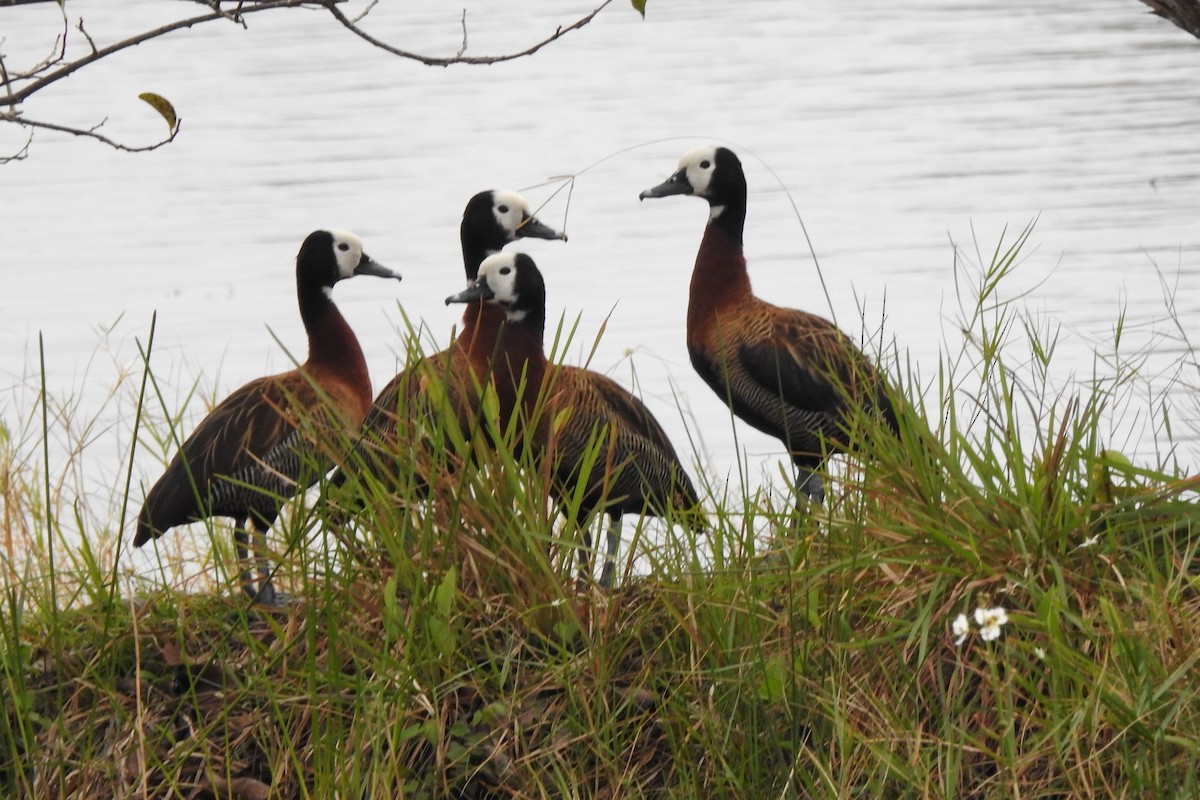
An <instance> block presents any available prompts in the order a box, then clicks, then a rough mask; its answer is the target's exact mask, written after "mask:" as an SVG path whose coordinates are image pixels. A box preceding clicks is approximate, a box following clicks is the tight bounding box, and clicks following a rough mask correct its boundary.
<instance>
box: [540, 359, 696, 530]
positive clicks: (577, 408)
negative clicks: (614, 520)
mask: <svg viewBox="0 0 1200 800" xmlns="http://www.w3.org/2000/svg"><path fill="white" fill-rule="evenodd" d="M554 389H555V401H554V403H553V404H552V406H551V410H552V411H553V412H555V413H557V412H559V411H560V410H565V409H569V411H568V416H567V417H566V421H565V423H564V424H562V425H561V427H560V429H559V430H558V431H556V432H555V435H554V449H555V451H554V460H555V473H556V476H557V478H558V480H559V481H560V483H561V484H562V487H563V488H562V490H563V491H566V492H569V491H570V490H571V487H572V486H574V485H575V484H576V483H577V482H578V480H579V479H580V473H581V470H582V467H583V462H584V460H585V459H586V457H587V454H588V449H589V448H594V447H597V443H599V454H600V456H599V457H600V458H602V459H603V460H604V463H597V464H596V465H595V466H594V467H593V468H592V470H591V472H590V473H589V475H588V476H587V483H588V488H587V490H586V491H585V493H584V496H585V505H586V506H587V507H588V508H589V509H590V508H593V507H595V505H596V504H597V503H599V502H600V501H601V500H602V499H605V496H606V501H607V505H606V509H607V510H610V511H614V512H629V513H637V512H640V511H642V510H643V509H644V508H645V507H647V506H649V508H650V510H652V511H657V512H658V513H662V512H663V511H664V510H665V509H666V508H667V507H672V508H680V509H691V508H693V507H695V506H696V505H697V504H698V502H699V501H698V498H697V494H696V489H695V487H694V486H693V484H692V481H691V479H690V478H689V477H688V475H687V472H686V470H684V468H683V465H682V464H681V463H680V461H679V457H678V455H676V453H675V448H674V447H673V446H672V445H671V442H670V440H669V439H668V438H667V434H666V432H665V431H664V430H663V428H662V426H661V425H660V424H659V423H658V420H657V419H655V418H654V415H653V414H652V413H651V412H650V409H648V408H647V407H646V405H645V404H644V403H642V401H641V400H639V399H637V398H636V397H635V396H634V395H632V394H631V393H630V392H628V391H627V390H626V389H624V388H623V387H622V386H621V385H620V384H618V383H616V382H615V381H613V380H611V379H610V378H608V377H606V376H604V375H601V374H599V373H596V372H591V371H588V370H582V369H577V368H573V367H562V368H560V369H559V371H558V376H557V379H556V382H555V386H554ZM606 465H607V467H608V468H607V469H606V468H605V466H606Z"/></svg>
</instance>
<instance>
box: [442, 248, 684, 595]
mask: <svg viewBox="0 0 1200 800" xmlns="http://www.w3.org/2000/svg"><path fill="white" fill-rule="evenodd" d="M479 299H486V300H487V301H488V302H490V303H493V304H495V305H497V306H499V307H500V308H502V309H503V310H504V314H505V316H506V322H505V324H504V325H503V326H502V327H501V328H500V331H499V335H500V339H499V343H498V345H497V346H496V348H495V351H496V355H495V363H494V364H493V366H492V370H491V374H492V381H493V383H494V385H495V387H496V395H497V397H498V399H499V401H500V412H501V414H502V415H503V416H502V420H501V423H502V424H507V417H508V415H510V414H512V413H520V414H521V415H522V417H521V420H520V421H521V423H524V424H529V421H530V420H536V422H534V423H533V424H534V434H533V436H529V435H528V431H525V439H526V441H527V442H528V443H529V445H530V446H531V448H532V452H533V454H534V456H535V458H536V459H538V460H539V461H540V462H543V463H544V460H545V459H546V458H550V459H551V473H552V476H553V477H552V483H551V487H550V488H551V492H552V495H553V496H554V498H555V500H556V502H557V503H558V505H559V508H560V510H562V511H563V513H564V515H566V516H567V517H568V525H570V526H573V527H574V526H577V527H579V528H580V529H581V530H582V531H583V532H584V533H583V537H584V543H583V544H584V546H583V548H582V549H581V550H580V580H581V581H582V580H584V579H585V578H590V576H591V566H590V559H589V554H588V551H589V550H590V548H591V540H590V536H589V535H588V534H587V530H588V529H589V528H590V522H591V520H592V519H593V518H594V515H595V514H596V513H597V512H603V513H606V514H607V515H608V516H609V519H610V525H609V528H608V534H607V539H608V542H607V544H608V549H607V552H606V556H605V560H604V567H603V570H602V571H601V577H600V585H601V586H610V585H611V584H612V580H613V574H614V571H615V568H616V563H615V556H616V551H617V547H618V545H619V543H620V530H621V516H622V515H623V514H647V515H651V516H667V515H668V513H669V512H670V511H677V512H679V513H680V519H679V520H678V521H681V522H686V523H687V524H689V525H690V526H692V527H695V528H703V527H704V523H703V521H702V518H701V512H700V509H699V499H698V497H697V494H696V489H695V487H694V486H693V485H692V481H691V479H690V478H689V477H688V475H687V472H686V471H685V470H684V468H683V465H682V464H681V463H680V461H679V457H678V456H677V455H676V454H675V448H674V447H672V446H671V442H670V440H668V439H667V435H666V433H665V432H664V431H663V429H662V426H661V425H659V424H658V421H657V420H656V419H655V418H654V415H653V414H651V413H650V409H648V408H646V406H645V405H644V404H643V403H642V402H641V401H640V400H638V399H637V398H636V397H634V396H633V395H632V394H630V393H629V392H628V391H626V390H625V389H623V388H622V387H621V386H620V385H619V384H617V383H616V382H615V381H613V380H611V379H609V378H607V377H605V376H604V375H600V374H599V373H596V372H591V371H590V370H584V369H580V368H578V367H565V366H563V367H558V366H554V365H550V364H548V363H547V361H546V355H545V350H544V349H543V344H542V336H543V331H544V329H545V324H546V290H545V284H544V282H543V279H542V275H541V273H540V272H539V271H538V268H537V266H536V265H535V264H534V262H533V259H531V258H530V257H529V256H528V255H525V254H524V253H502V254H500V255H495V256H491V257H489V258H488V259H486V260H485V261H484V262H483V265H482V266H481V267H480V270H479V277H478V279H477V280H476V281H475V283H474V284H472V285H471V287H469V288H468V289H467V290H466V291H464V292H460V293H459V294H457V295H453V296H452V297H448V298H447V299H446V302H447V303H474V302H476V301H478V300H479ZM522 380H524V393H523V394H521V388H522ZM539 404H540V408H539ZM589 451H591V452H595V453H598V457H597V458H596V465H595V466H594V467H593V468H592V469H591V470H590V471H589V474H588V475H587V476H581V472H582V470H583V468H584V462H585V461H586V460H587V456H588V454H589ZM581 479H582V480H585V481H586V483H585V487H584V490H583V492H582V495H583V500H582V503H580V505H579V519H572V518H571V515H570V512H569V507H570V506H571V505H572V500H571V498H572V497H574V495H575V494H576V487H577V486H578V484H579V481H580V480H581Z"/></svg>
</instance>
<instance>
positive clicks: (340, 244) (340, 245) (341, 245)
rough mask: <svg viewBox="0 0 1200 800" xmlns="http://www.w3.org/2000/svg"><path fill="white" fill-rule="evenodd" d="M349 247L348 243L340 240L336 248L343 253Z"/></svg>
mask: <svg viewBox="0 0 1200 800" xmlns="http://www.w3.org/2000/svg"><path fill="white" fill-rule="evenodd" d="M349 249H350V245H348V244H346V243H345V242H340V243H339V244H338V250H341V251H342V252H343V253H344V252H346V251H347V250H349Z"/></svg>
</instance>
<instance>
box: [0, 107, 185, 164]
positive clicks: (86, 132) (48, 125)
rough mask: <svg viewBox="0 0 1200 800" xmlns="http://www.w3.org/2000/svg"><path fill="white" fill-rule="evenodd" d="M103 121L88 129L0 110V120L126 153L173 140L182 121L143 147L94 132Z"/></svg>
mask: <svg viewBox="0 0 1200 800" xmlns="http://www.w3.org/2000/svg"><path fill="white" fill-rule="evenodd" d="M105 121H106V120H101V121H100V122H99V123H98V124H96V125H94V126H93V127H91V128H88V129H85V128H72V127H70V126H67V125H56V124H55V123H53V122H40V121H38V120H34V119H28V118H26V117H23V116H20V115H19V114H16V113H15V112H0V122H15V123H17V124H18V125H20V126H22V127H25V128H45V129H46V130H51V131H58V132H59V133H69V134H71V135H72V136H84V137H87V138H90V139H96V140H97V141H101V142H104V144H106V145H108V146H109V147H111V148H113V149H114V150H122V151H124V152H126V153H148V152H150V151H151V150H157V149H158V148H160V147H162V146H163V145H164V144H169V143H171V142H173V141H175V137H176V136H178V135H179V128H180V125H181V124H182V121H177V122H176V123H175V128H174V129H173V130H172V131H171V135H170V136H168V137H167V138H165V139H163V140H162V141H160V142H158V143H156V144H151V145H146V146H145V147H129V146H128V145H124V144H121V143H120V142H118V141H114V140H113V139H110V138H108V137H107V136H104V135H102V134H99V133H97V132H96V131H97V129H99V128H100V127H101V126H102V125H103V124H104V122H105ZM32 139H33V137H32V136H30V140H31V141H32ZM28 148H29V142H26V143H25V149H28ZM18 155H20V154H18ZM22 157H23V156H22Z"/></svg>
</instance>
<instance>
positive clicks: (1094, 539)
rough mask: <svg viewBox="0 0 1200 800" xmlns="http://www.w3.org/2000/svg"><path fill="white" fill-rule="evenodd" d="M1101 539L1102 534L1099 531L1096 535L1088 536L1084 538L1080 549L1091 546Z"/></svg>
mask: <svg viewBox="0 0 1200 800" xmlns="http://www.w3.org/2000/svg"><path fill="white" fill-rule="evenodd" d="M1099 541H1100V534H1098V533H1097V534H1096V535H1095V536H1089V537H1088V538H1086V539H1084V540H1083V543H1082V544H1080V545H1079V548H1078V549H1080V550H1082V549H1083V548H1085V547H1091V546H1092V545H1094V544H1096V542H1099Z"/></svg>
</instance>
